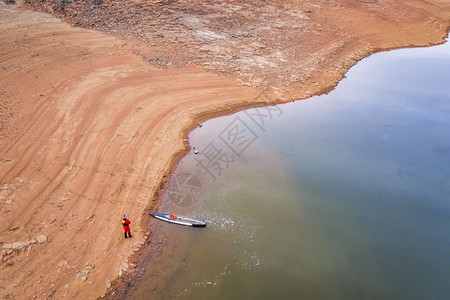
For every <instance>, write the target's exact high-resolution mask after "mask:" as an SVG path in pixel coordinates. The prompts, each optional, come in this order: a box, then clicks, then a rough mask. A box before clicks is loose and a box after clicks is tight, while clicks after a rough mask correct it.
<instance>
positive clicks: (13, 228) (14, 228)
mask: <svg viewBox="0 0 450 300" xmlns="http://www.w3.org/2000/svg"><path fill="white" fill-rule="evenodd" d="M17 229H19V226H13V227H11V228H10V229H9V230H11V231H15V230H17Z"/></svg>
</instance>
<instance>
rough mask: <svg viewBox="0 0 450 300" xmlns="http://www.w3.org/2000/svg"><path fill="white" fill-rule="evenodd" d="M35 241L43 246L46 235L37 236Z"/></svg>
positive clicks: (46, 238)
mask: <svg viewBox="0 0 450 300" xmlns="http://www.w3.org/2000/svg"><path fill="white" fill-rule="evenodd" d="M36 240H37V242H38V243H39V244H43V243H45V242H46V241H47V240H48V237H47V236H46V235H38V236H37V237H36Z"/></svg>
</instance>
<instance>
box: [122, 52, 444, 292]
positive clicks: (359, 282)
mask: <svg viewBox="0 0 450 300" xmlns="http://www.w3.org/2000/svg"><path fill="white" fill-rule="evenodd" d="M346 77H347V78H346V79H344V80H342V81H341V82H340V83H339V85H338V86H337V87H336V89H335V90H333V91H332V92H331V93H329V94H328V95H323V96H317V97H313V98H311V99H308V100H306V101H298V102H295V103H289V104H284V105H279V106H276V107H270V108H258V109H255V108H253V109H250V110H247V111H243V112H239V113H237V114H234V115H230V116H226V117H222V118H216V119H213V120H210V121H208V122H205V123H204V126H203V127H202V128H199V129H197V130H195V131H194V132H192V134H191V136H190V143H191V145H192V146H193V147H195V148H196V150H199V151H200V153H199V154H198V155H194V154H193V151H192V152H191V153H190V154H189V155H187V156H186V157H185V158H184V159H183V160H182V162H181V163H180V164H179V166H178V168H177V170H176V172H175V174H176V175H175V177H174V178H173V179H172V182H171V185H170V188H169V192H168V193H167V194H166V196H165V199H164V200H163V203H162V204H161V207H160V208H159V210H160V211H170V212H175V213H180V214H186V215H190V216H194V217H198V218H200V219H204V220H206V221H207V222H208V226H207V227H206V228H205V229H193V228H185V227H181V226H176V225H172V224H169V223H165V222H161V221H157V220H155V221H153V222H152V224H151V226H152V230H153V231H154V232H155V233H156V235H155V236H154V237H153V239H154V240H153V241H152V242H153V243H155V244H157V245H158V246H157V247H156V248H155V251H154V252H153V253H151V255H150V256H149V257H148V259H147V261H146V271H145V272H144V274H142V276H141V278H140V281H139V284H138V285H137V286H135V287H130V288H129V289H128V290H127V295H128V296H129V298H133V299H172V298H179V299H212V298H214V299H273V298H278V299H281V298H295V299H448V298H449V297H450V44H449V43H446V44H444V45H441V46H435V47H429V48H421V49H404V50H395V51H390V52H384V53H379V54H375V55H372V56H370V57H369V58H367V59H364V60H362V61H361V62H359V63H358V64H357V65H356V66H355V67H353V68H352V69H351V70H350V71H349V72H348V74H347V75H346Z"/></svg>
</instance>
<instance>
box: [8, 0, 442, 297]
mask: <svg viewBox="0 0 450 300" xmlns="http://www.w3.org/2000/svg"><path fill="white" fill-rule="evenodd" d="M105 2H106V3H107V4H108V3H109V4H110V3H111V2H108V1H105ZM344 2H349V1H343V3H344ZM358 2H359V3H366V4H367V3H368V4H367V9H366V10H364V9H361V8H358V11H361V12H364V14H360V15H357V14H356V12H355V11H356V10H350V11H349V12H348V14H346V15H344V16H343V15H342V14H337V13H338V12H339V13H341V11H340V10H339V8H338V7H337V8H334V9H330V10H326V11H324V13H322V14H317V15H316V17H315V18H313V17H312V16H311V17H310V18H312V19H313V20H314V22H315V23H317V24H321V27H320V31H317V32H320V33H321V36H322V37H324V40H322V39H320V40H319V41H316V34H315V33H314V32H316V31H311V32H313V33H314V35H311V38H310V41H311V45H310V46H308V47H300V48H299V49H300V50H301V51H300V50H299V54H298V55H301V56H302V57H305V59H304V60H302V61H300V62H298V63H296V65H295V70H300V69H301V68H302V66H303V67H304V70H305V72H306V73H301V76H299V77H298V78H297V77H296V78H293V80H292V81H289V84H285V82H286V80H285V78H287V77H285V76H288V77H289V78H291V76H292V74H291V73H289V74H287V73H285V72H287V71H286V70H289V65H288V64H287V65H286V66H284V65H282V66H281V65H280V70H279V73H277V70H278V69H270V70H269V71H270V72H271V73H267V72H268V71H267V70H266V68H265V67H264V64H263V66H262V67H261V66H256V67H254V68H253V69H252V74H253V75H249V74H248V72H247V73H245V72H244V73H245V74H243V72H241V74H239V72H238V71H236V72H235V71H229V70H228V69H227V68H228V67H229V68H230V70H234V69H233V67H232V65H233V64H234V63H235V62H233V61H231V62H230V63H229V64H226V63H223V64H222V63H217V64H216V65H214V64H209V65H208V64H206V63H205V62H207V61H208V60H210V61H219V62H220V59H217V58H215V60H214V58H211V57H212V56H214V51H212V52H211V53H212V54H211V53H209V54H207V55H205V56H204V57H203V58H195V57H196V56H195V55H196V53H197V52H196V51H197V50H198V51H200V52H202V51H203V50H201V49H200V48H201V47H202V45H201V43H198V42H195V43H193V47H192V52H186V53H183V52H182V49H184V48H183V47H185V46H186V43H187V42H183V43H184V44H183V43H181V44H179V45H178V44H177V42H172V41H170V40H165V41H161V43H160V44H158V45H155V46H148V47H146V45H147V44H145V41H142V40H139V39H136V40H133V39H132V37H131V38H130V37H127V39H126V40H124V39H123V38H121V37H114V36H111V35H106V34H104V33H100V32H97V31H92V30H87V29H82V28H78V27H72V26H70V25H69V24H67V23H64V22H62V21H60V20H59V19H56V18H55V17H52V16H50V15H47V14H43V13H37V12H31V11H25V10H22V9H19V8H17V7H15V6H6V5H3V4H1V2H0V117H1V118H0V215H1V217H2V222H1V225H0V233H1V234H0V242H1V243H2V245H1V246H2V247H3V252H2V260H1V263H0V298H2V299H8V298H11V299H14V298H18V299H30V298H34V297H35V298H42V299H43V298H61V297H63V296H68V297H71V298H81V297H83V298H88V299H91V298H96V297H98V296H100V295H101V294H102V293H103V292H104V291H105V290H106V288H107V282H108V280H114V279H116V278H117V277H118V276H119V274H122V273H123V272H125V271H124V269H126V265H127V258H128V257H129V256H130V255H131V254H132V253H134V252H135V251H136V249H138V248H139V247H140V245H142V244H144V241H145V239H146V238H147V236H148V234H149V233H147V232H144V230H143V229H142V228H143V226H142V224H141V220H142V219H143V218H144V216H143V213H145V211H146V210H145V209H146V208H148V207H149V206H150V205H151V203H152V201H153V199H155V195H156V193H157V191H158V189H159V188H160V186H161V183H162V182H164V181H165V180H166V177H163V176H164V175H165V174H167V172H168V171H169V170H170V169H171V167H172V165H173V163H174V162H175V161H176V160H175V157H176V154H177V153H181V152H183V151H185V150H186V141H184V142H183V139H185V132H186V131H187V130H188V129H189V128H190V127H191V126H193V124H195V120H196V119H198V118H199V117H203V118H204V117H206V116H212V115H214V114H218V113H225V112H230V110H232V108H236V109H238V108H242V107H245V106H247V105H258V104H271V103H275V102H283V101H289V100H291V99H294V98H304V97H306V96H309V95H311V94H313V93H316V92H320V91H323V90H327V89H329V88H330V87H332V86H334V85H335V84H336V82H337V81H338V80H339V79H340V78H341V77H342V76H343V74H344V72H345V71H346V70H347V69H348V68H349V67H350V66H351V65H353V64H354V63H355V62H356V61H357V60H358V59H360V58H362V57H365V56H367V55H368V54H370V53H372V52H374V51H378V50H383V49H390V48H395V47H405V46H410V45H417V46H425V45H429V44H435V43H440V42H442V39H443V37H444V36H445V35H446V31H447V28H448V25H449V19H450V13H449V12H450V4H449V3H448V2H447V1H431V2H430V3H432V4H428V3H425V2H421V1H417V2H416V1H411V3H412V4H411V3H410V4H409V6H408V9H410V10H411V13H410V15H409V16H408V14H407V11H406V10H405V11H399V12H398V13H399V14H400V15H401V17H402V19H401V20H402V22H398V23H395V22H392V21H391V20H390V19H387V20H386V18H385V17H386V15H391V14H392V12H389V13H387V12H386V15H383V14H381V13H380V15H377V12H378V10H379V11H384V10H385V7H383V3H385V2H390V1H358ZM391 2H393V3H395V7H397V8H401V4H400V3H401V2H400V1H399V2H396V1H391ZM343 5H344V4H343ZM361 5H362V4H361ZM319 8H320V7H319ZM317 9H318V8H317ZM352 12H353V14H352ZM312 13H313V10H311V14H312ZM68 16H69V17H70V15H69V14H68ZM332 16H334V18H333V17H332ZM363 16H366V17H367V16H371V17H370V19H369V18H366V19H363V18H362V17H363ZM69 17H68V18H69ZM344 17H345V18H344ZM358 18H359V19H358ZM340 19H342V20H344V19H345V20H346V22H344V23H345V24H352V25H351V26H350V25H346V26H344V25H345V24H344V25H342V26H341V27H340V28H339V32H340V34H341V35H343V33H344V32H347V33H348V34H349V37H348V38H347V39H344V40H343V41H344V42H343V43H339V47H338V48H336V45H337V44H333V43H335V42H337V41H338V40H340V36H339V35H338V36H336V34H334V35H333V33H335V32H336V29H335V28H336V27H335V26H337V25H336V24H337V23H338V20H340ZM355 20H356V21H358V20H359V22H356V21H355ZM370 20H371V21H370ZM377 20H383V21H382V22H381V21H380V22H381V23H377ZM320 22H323V23H320ZM379 24H384V25H383V26H384V27H383V26H381V27H380V25H379ZM387 24H390V25H389V26H388V25H387ZM283 26H284V25H283ZM311 26H316V25H311ZM327 26H329V27H327ZM92 27H95V26H92ZM394 28H396V29H397V30H393V29H394ZM97 29H102V27H100V28H97ZM205 30H206V29H205ZM103 31H105V30H103ZM203 32H205V31H203ZM350 33H351V34H350ZM120 36H121V35H120ZM319 36H320V35H319ZM302 38H305V40H306V41H308V36H307V34H306V33H305V35H302ZM180 39H181V38H180ZM293 39H294V38H293ZM327 39H328V40H327ZM294 40H295V39H294ZM275 42H276V39H274V43H275ZM211 43H213V42H210V43H206V42H205V43H204V44H208V45H210V46H211ZM267 44H268V46H266V47H269V48H271V47H272V48H274V47H275V46H274V45H275V44H273V45H272V44H269V43H267ZM161 45H162V46H161ZM320 45H325V46H323V47H321V46H320ZM326 45H334V46H330V47H328V46H326ZM214 46H217V47H219V45H214ZM164 47H168V48H167V53H168V54H166V57H167V60H166V61H171V60H173V61H179V62H180V64H178V65H177V66H176V67H173V66H171V65H164V66H160V65H158V64H155V63H154V62H155V60H152V59H149V57H150V58H155V57H159V56H160V55H161V53H163V52H164V51H163V50H164ZM220 47H225V46H220ZM255 47H256V46H255ZM258 47H259V46H258ZM196 49H197V50H196ZM289 49H292V48H289ZM323 49H328V50H327V51H322V50H323ZM333 49H334V50H333ZM189 51H191V50H189ZM330 51H331V52H330ZM333 51H335V52H333ZM203 52H204V51H203ZM270 53H272V52H270ZM270 53H269V54H270ZM184 54H185V55H184ZM269 54H268V55H269ZM249 55H250V54H249ZM261 55H263V54H261ZM296 55H297V54H296ZM199 57H200V56H199ZM283 57H285V58H286V57H288V63H289V62H291V63H292V62H293V61H295V59H297V58H298V57H299V56H295V55H292V56H289V55H288V54H285V56H283ZM308 57H309V58H310V59H309V60H306V58H308ZM143 58H144V59H143ZM194 58H195V59H194ZM265 59H266V60H268V59H269V58H265ZM160 61H161V60H160ZM260 61H262V60H260ZM149 62H150V63H149ZM243 63H244V64H245V62H243ZM274 63H276V62H274ZM222 67H224V68H225V69H224V70H225V71H224V72H220V70H219V69H220V68H222ZM206 70H208V71H206ZM302 72H303V71H302ZM218 73H220V74H222V75H220V74H218ZM255 74H256V75H255ZM299 74H300V71H299ZM294 75H295V74H294ZM255 78H256V79H257V80H255ZM258 78H262V79H258ZM271 78H276V80H271ZM261 82H264V85H261ZM268 87H269V89H268V90H266V93H265V95H267V97H260V95H261V92H262V89H267V88H268ZM123 213H127V214H128V216H129V217H130V219H131V221H132V230H133V232H134V235H135V238H134V239H131V240H130V239H129V240H124V238H123V235H122V229H121V226H120V217H121V215H122V214H123ZM38 236H39V238H37V237H38Z"/></svg>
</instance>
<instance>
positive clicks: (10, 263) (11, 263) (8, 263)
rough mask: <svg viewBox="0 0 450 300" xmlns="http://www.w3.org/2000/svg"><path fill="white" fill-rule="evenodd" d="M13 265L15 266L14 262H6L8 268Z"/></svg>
mask: <svg viewBox="0 0 450 300" xmlns="http://www.w3.org/2000/svg"><path fill="white" fill-rule="evenodd" d="M13 264H14V262H12V261H11V260H7V261H6V266H7V267H10V266H12V265H13Z"/></svg>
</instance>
